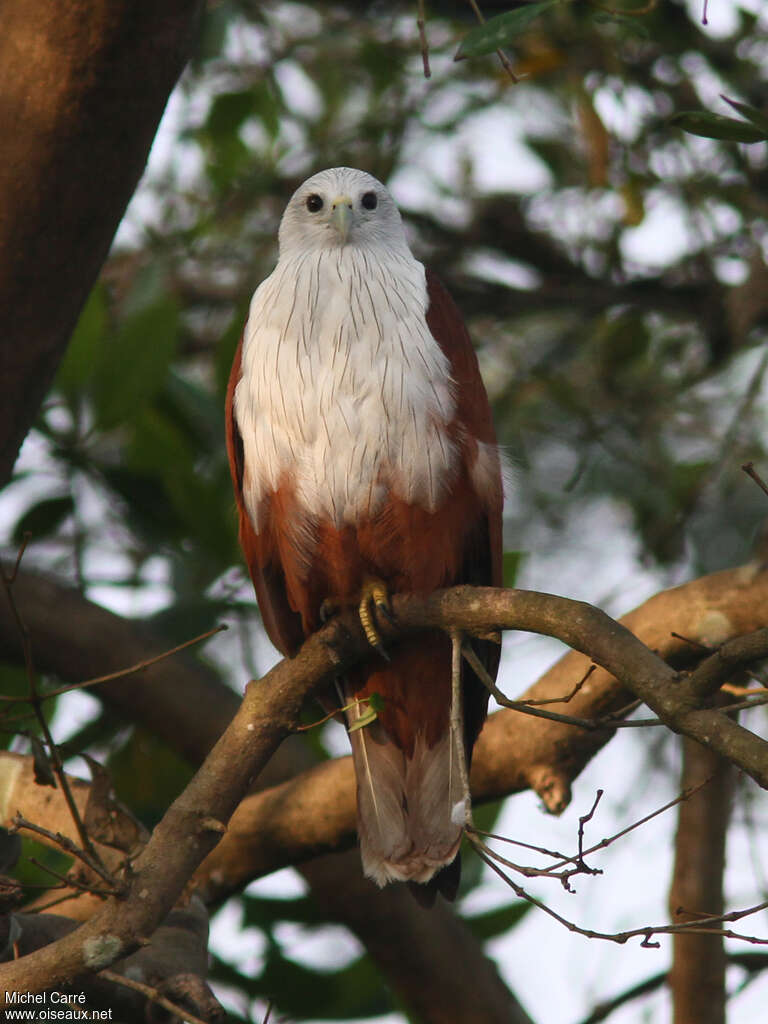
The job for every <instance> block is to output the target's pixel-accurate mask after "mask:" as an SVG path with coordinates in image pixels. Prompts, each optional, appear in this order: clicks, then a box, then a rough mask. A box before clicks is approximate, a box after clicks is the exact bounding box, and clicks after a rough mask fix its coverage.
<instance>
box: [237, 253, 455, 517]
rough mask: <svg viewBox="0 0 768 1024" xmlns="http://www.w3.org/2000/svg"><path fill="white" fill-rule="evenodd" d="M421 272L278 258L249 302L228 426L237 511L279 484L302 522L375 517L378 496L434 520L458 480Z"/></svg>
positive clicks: (398, 260)
mask: <svg viewBox="0 0 768 1024" xmlns="http://www.w3.org/2000/svg"><path fill="white" fill-rule="evenodd" d="M427 301H428V300H427V288H426V280H425V274H424V268H423V266H422V265H421V264H420V263H418V262H417V261H416V260H415V259H413V257H411V256H410V255H408V256H404V255H401V254H400V253H396V254H393V255H392V256H391V257H390V258H387V259H386V260H385V261H382V260H380V259H377V260H376V261H375V262H374V261H373V260H372V259H371V257H370V254H366V252H365V251H364V250H363V249H362V248H359V247H356V246H343V247H341V246H339V247H336V248H334V249H329V250H325V251H320V252H317V251H315V252H310V253H307V254H304V255H302V256H299V257H294V258H291V259H282V260H281V261H280V262H279V263H278V265H277V267H276V268H275V270H274V272H273V273H272V274H271V275H270V277H268V278H267V279H266V280H265V281H264V282H263V283H262V284H261V286H260V287H259V288H258V290H257V291H256V293H255V295H254V296H253V300H252V302H251V309H250V315H249V318H248V323H247V325H246V330H245V338H244V342H243V355H242V378H241V380H240V382H239V384H238V386H237V390H236V393H235V415H236V417H237V423H238V426H239V429H240V433H241V435H242V438H243V445H244V452H245V475H244V480H243V492H244V498H245V503H246V507H247V509H248V512H249V514H250V516H251V518H252V520H253V523H254V527H255V528H256V530H257V532H258V529H259V525H260V524H259V516H260V507H261V505H262V502H263V500H264V499H265V498H267V497H268V496H269V495H270V493H272V492H274V491H275V490H276V489H277V488H278V487H279V486H280V485H281V483H285V482H286V480H287V481H290V483H291V484H292V487H293V489H294V491H295V495H296V498H297V499H298V501H299V503H300V505H301V506H302V507H303V508H304V509H305V510H306V512H307V513H308V515H309V516H310V517H311V518H312V519H315V520H320V519H328V520H330V521H331V522H332V523H333V524H335V525H336V526H342V525H343V524H354V523H356V522H358V521H359V520H360V519H361V518H363V517H366V516H368V515H373V514H375V513H376V512H377V511H378V510H379V509H380V508H381V505H382V503H383V501H384V498H385V496H386V494H387V492H388V491H392V492H393V493H394V494H395V495H396V496H398V497H400V498H403V499H404V500H405V501H407V502H408V503H410V504H416V505H420V506H422V507H423V508H425V509H427V510H430V511H434V510H435V509H436V508H438V507H439V505H440V504H441V501H442V499H443V497H444V495H445V492H446V489H447V487H448V486H449V484H450V483H451V481H452V480H453V478H454V476H455V474H456V472H457V470H458V453H457V451H456V449H455V445H453V444H452V443H451V442H450V440H449V438H448V435H447V431H446V428H447V426H448V424H449V423H450V422H451V420H452V419H453V418H454V414H455V409H456V403H455V399H454V394H453V384H452V381H451V378H450V364H449V362H448V359H447V358H446V356H445V355H444V353H443V351H442V349H441V348H440V346H439V345H438V344H437V342H436V341H435V339H434V338H433V337H432V335H431V333H430V331H429V329H428V327H427V323H426V310H427Z"/></svg>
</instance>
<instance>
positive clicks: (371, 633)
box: [358, 576, 392, 661]
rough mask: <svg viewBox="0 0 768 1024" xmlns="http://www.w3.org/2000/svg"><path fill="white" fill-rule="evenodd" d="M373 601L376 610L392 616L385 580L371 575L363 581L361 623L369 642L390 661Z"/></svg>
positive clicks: (360, 609)
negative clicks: (373, 607) (373, 609)
mask: <svg viewBox="0 0 768 1024" xmlns="http://www.w3.org/2000/svg"><path fill="white" fill-rule="evenodd" d="M371 603H373V604H374V605H375V607H376V610H377V611H379V612H381V613H382V614H383V615H384V616H385V617H386V618H388V619H391V618H392V613H391V610H390V607H389V592H388V590H387V585H386V583H385V582H384V581H383V580H380V579H378V578H377V577H376V576H369V577H368V578H367V579H366V580H364V581H363V586H362V590H361V591H360V605H359V608H358V612H359V615H360V623H361V625H362V627H363V631H364V632H365V636H366V639H367V640H368V643H369V644H370V645H371V647H373V648H374V649H375V650H377V651H378V652H379V654H380V655H381V656H382V657H383V658H386V660H387V661H389V656H388V654H387V652H386V651H385V649H384V645H383V644H382V642H381V637H380V636H379V631H378V629H377V628H376V624H375V622H374V617H373V612H372V610H371Z"/></svg>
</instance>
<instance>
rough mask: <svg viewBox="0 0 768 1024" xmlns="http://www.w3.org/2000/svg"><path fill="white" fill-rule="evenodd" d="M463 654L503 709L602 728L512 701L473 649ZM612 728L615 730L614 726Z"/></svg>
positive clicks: (586, 727)
mask: <svg viewBox="0 0 768 1024" xmlns="http://www.w3.org/2000/svg"><path fill="white" fill-rule="evenodd" d="M461 653H462V654H463V655H464V657H465V658H466V660H467V662H468V663H469V665H470V667H471V669H472V671H473V672H474V673H475V675H476V676H477V677H478V678H479V679H480V681H481V682H482V683H483V685H484V686H485V687H486V688H487V689H488V690H490V692H491V694H492V695H493V697H494V698H495V700H496V702H497V703H498V704H500V705H501V706H502V707H504V708H511V709H512V710H513V711H521V712H522V713H523V714H524V715H533V717H534V718H549V719H551V720H552V721H553V722H562V723H563V724H564V725H575V726H578V727H579V728H581V729H589V730H590V731H592V730H594V729H597V728H600V727H599V726H597V725H596V724H595V722H593V721H591V720H590V719H588V718H577V717H576V716H575V715H561V714H559V713H558V712H557V711H544V710H543V708H537V707H531V705H530V704H529V703H528V701H524V700H511V699H510V698H509V697H507V696H505V695H504V694H503V693H502V692H501V690H500V689H499V688H498V686H497V685H496V683H495V682H494V681H493V679H491V677H490V676H489V675H488V672H487V671H486V669H485V666H484V665H483V663H482V662H481V661H480V659H479V658H478V656H477V655H476V654H475V652H474V651H473V650H472V648H471V647H468V646H467V645H466V644H465V645H464V646H463V647H462V649H461ZM611 728H613V726H612V727H611Z"/></svg>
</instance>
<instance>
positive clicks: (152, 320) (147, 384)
mask: <svg viewBox="0 0 768 1024" xmlns="http://www.w3.org/2000/svg"><path fill="white" fill-rule="evenodd" d="M124 313H125V314H126V315H125V318H124V319H123V322H122V324H121V326H120V328H119V330H118V332H117V334H116V335H115V336H114V337H111V338H108V339H107V341H106V343H105V345H104V346H103V351H102V353H101V358H100V361H99V366H98V368H97V371H96V373H95V375H94V380H93V400H94V405H95V408H96V414H97V418H98V425H99V426H100V427H102V428H105V429H109V428H111V427H115V426H117V425H118V424H120V423H122V422H123V421H124V420H127V419H130V418H132V416H133V415H134V413H135V412H136V411H138V410H140V409H143V408H144V407H145V406H146V405H147V404H148V403H149V402H150V401H151V400H152V399H153V398H154V397H155V395H156V394H157V393H158V392H159V390H160V389H161V387H162V385H163V381H164V380H165V376H166V374H167V372H168V368H169V366H170V362H171V359H172V358H173V356H174V355H175V352H176V343H177V340H178V333H179V310H178V307H177V305H176V301H175V300H174V299H173V298H172V297H170V296H169V295H167V294H164V293H163V291H162V282H161V281H159V280H158V279H157V277H156V275H152V274H149V273H148V274H147V275H143V276H142V277H141V279H140V280H139V281H137V282H136V285H135V287H134V289H133V292H132V294H131V295H130V296H129V298H128V299H127V300H126V303H125V306H124Z"/></svg>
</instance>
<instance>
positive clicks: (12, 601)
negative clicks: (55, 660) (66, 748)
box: [0, 539, 101, 864]
mask: <svg viewBox="0 0 768 1024" xmlns="http://www.w3.org/2000/svg"><path fill="white" fill-rule="evenodd" d="M25 547H26V539H25V541H24V543H23V544H22V546H21V549H20V551H19V554H18V555H17V558H16V564H15V565H14V568H13V571H12V573H11V575H10V576H7V575H6V573H5V569H4V568H3V567H2V566H0V579H2V584H3V589H4V590H5V596H6V598H7V600H8V604H9V606H10V609H11V614H12V615H13V618H14V620H15V622H16V626H17V628H18V631H19V635H20V636H21V644H22V650H23V652H24V666H25V668H26V673H27V682H28V683H29V692H30V695H31V699H30V700H29V703H30V704H31V705H32V708H33V710H34V712H35V716H36V718H37V721H38V724H39V726H40V730H41V731H42V733H43V736H44V738H45V742H46V745H47V747H48V756H49V757H50V759H51V767H52V768H53V772H54V775H55V776H56V779H57V781H58V783H59V786H60V787H61V791H62V793H63V794H64V799H65V800H66V802H67V807H68V808H69V813H70V815H71V816H72V821H73V822H74V824H75V828H76V829H77V834H78V836H79V837H80V842H81V843H82V846H83V848H84V849H85V850H87V851H88V853H89V854H90V855H91V857H92V858H93V860H94V862H95V863H97V864H101V858H100V857H99V855H98V853H97V852H96V848H95V847H94V845H93V843H92V842H91V839H90V836H89V835H88V832H87V831H86V828H85V825H84V824H83V820H82V818H81V817H80V812H79V811H78V809H77V804H76V803H75V799H74V797H73V796H72V791H71V789H70V788H69V782H68V780H67V776H66V773H65V771H64V765H63V764H62V761H61V757H60V756H59V750H58V747H57V746H56V744H55V743H54V740H53V736H52V735H51V731H50V729H49V728H48V722H47V721H46V718H45V715H44V714H43V709H42V700H41V698H40V696H39V694H38V691H37V678H36V675H35V667H34V663H33V660H32V640H31V637H30V635H29V630H28V629H27V626H26V624H25V622H24V620H23V619H22V617H21V613H20V612H19V609H18V606H17V605H16V598H15V596H14V593H13V585H14V583H15V582H16V578H17V575H18V570H19V565H20V564H21V556H22V555H23V553H24V548H25Z"/></svg>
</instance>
